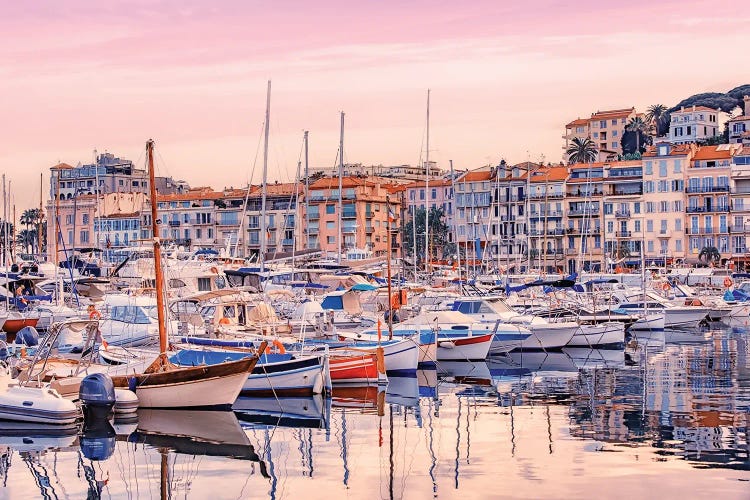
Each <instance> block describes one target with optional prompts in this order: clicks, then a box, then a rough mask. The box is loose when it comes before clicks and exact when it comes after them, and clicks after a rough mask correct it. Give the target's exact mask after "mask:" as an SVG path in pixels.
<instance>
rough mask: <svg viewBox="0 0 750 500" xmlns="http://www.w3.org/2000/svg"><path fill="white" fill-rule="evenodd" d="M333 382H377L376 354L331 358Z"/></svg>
mask: <svg viewBox="0 0 750 500" xmlns="http://www.w3.org/2000/svg"><path fill="white" fill-rule="evenodd" d="M329 369H330V372H331V380H338V381H340V382H341V381H346V380H377V379H378V361H377V357H376V356H375V355H374V354H371V355H366V356H346V357H343V358H331V359H330V362H329Z"/></svg>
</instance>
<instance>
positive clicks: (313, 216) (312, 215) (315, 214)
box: [307, 212, 320, 220]
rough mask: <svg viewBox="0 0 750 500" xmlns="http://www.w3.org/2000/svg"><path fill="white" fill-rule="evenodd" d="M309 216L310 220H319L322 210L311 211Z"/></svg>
mask: <svg viewBox="0 0 750 500" xmlns="http://www.w3.org/2000/svg"><path fill="white" fill-rule="evenodd" d="M307 216H308V217H309V218H310V220H318V219H320V212H310V213H308V214H307Z"/></svg>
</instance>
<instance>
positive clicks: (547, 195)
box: [529, 193, 565, 200]
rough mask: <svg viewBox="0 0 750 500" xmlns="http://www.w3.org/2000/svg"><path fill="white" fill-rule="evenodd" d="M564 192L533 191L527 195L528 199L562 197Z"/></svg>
mask: <svg viewBox="0 0 750 500" xmlns="http://www.w3.org/2000/svg"><path fill="white" fill-rule="evenodd" d="M564 197H565V194H563V193H534V194H531V195H530V196H529V199H530V200H544V199H546V198H549V199H557V198H564Z"/></svg>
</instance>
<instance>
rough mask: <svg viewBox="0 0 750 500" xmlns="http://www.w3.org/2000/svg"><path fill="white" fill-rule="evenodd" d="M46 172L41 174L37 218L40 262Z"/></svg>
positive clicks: (37, 248)
mask: <svg viewBox="0 0 750 500" xmlns="http://www.w3.org/2000/svg"><path fill="white" fill-rule="evenodd" d="M43 184H44V174H43V173H40V174H39V217H37V219H36V253H37V259H39V260H38V262H39V261H41V257H42V219H43V218H44V206H43V205H42V204H43V201H42V196H43V191H44V186H43Z"/></svg>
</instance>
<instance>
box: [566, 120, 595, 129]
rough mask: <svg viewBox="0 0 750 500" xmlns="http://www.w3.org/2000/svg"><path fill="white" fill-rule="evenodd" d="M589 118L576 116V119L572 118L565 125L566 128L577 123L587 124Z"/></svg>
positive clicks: (575, 125)
mask: <svg viewBox="0 0 750 500" xmlns="http://www.w3.org/2000/svg"><path fill="white" fill-rule="evenodd" d="M588 123H589V120H588V119H586V118H578V119H577V120H573V121H572V122H570V123H568V124H567V125H565V127H566V128H570V127H577V126H578V125H588Z"/></svg>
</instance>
